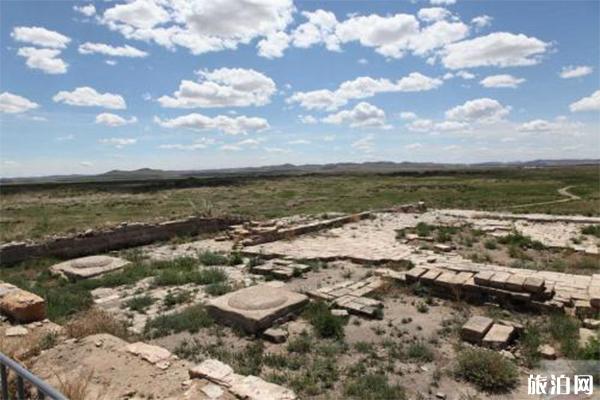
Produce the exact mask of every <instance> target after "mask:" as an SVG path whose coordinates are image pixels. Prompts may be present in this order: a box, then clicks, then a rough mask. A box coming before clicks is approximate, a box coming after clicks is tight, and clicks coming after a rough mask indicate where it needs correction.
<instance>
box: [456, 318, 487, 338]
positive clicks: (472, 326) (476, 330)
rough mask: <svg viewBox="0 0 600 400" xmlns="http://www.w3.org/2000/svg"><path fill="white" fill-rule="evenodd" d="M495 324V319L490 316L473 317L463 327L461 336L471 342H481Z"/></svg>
mask: <svg viewBox="0 0 600 400" xmlns="http://www.w3.org/2000/svg"><path fill="white" fill-rule="evenodd" d="M493 324H494V320H492V319H491V318H488V317H482V316H475V317H471V318H469V320H468V321H467V323H466V324H464V325H463V327H462V328H461V330H460V337H461V338H462V339H463V340H465V341H467V342H470V343H481V340H482V339H483V337H484V336H485V335H486V334H487V333H488V331H489V330H490V328H491V327H492V325H493Z"/></svg>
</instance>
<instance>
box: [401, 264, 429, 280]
mask: <svg viewBox="0 0 600 400" xmlns="http://www.w3.org/2000/svg"><path fill="white" fill-rule="evenodd" d="M426 272H427V269H425V268H421V267H414V268H412V269H410V270H409V271H407V272H406V282H407V283H414V282H416V281H418V280H419V278H420V277H421V275H423V274H424V273H426Z"/></svg>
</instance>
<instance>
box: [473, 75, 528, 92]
mask: <svg viewBox="0 0 600 400" xmlns="http://www.w3.org/2000/svg"><path fill="white" fill-rule="evenodd" d="M523 82H525V79H523V78H516V77H514V76H512V75H507V74H502V75H490V76H488V77H486V78H484V79H482V80H481V81H480V82H479V83H480V84H481V86H483V87H486V88H513V89H514V88H517V87H518V86H519V85H520V84H521V83H523Z"/></svg>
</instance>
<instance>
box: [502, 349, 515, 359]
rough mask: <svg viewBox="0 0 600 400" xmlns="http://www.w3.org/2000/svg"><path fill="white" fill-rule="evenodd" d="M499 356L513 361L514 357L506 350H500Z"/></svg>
mask: <svg viewBox="0 0 600 400" xmlns="http://www.w3.org/2000/svg"><path fill="white" fill-rule="evenodd" d="M500 354H502V355H503V356H504V357H506V358H508V359H509V360H514V359H515V355H514V354H513V353H511V352H510V351H508V350H501V351H500Z"/></svg>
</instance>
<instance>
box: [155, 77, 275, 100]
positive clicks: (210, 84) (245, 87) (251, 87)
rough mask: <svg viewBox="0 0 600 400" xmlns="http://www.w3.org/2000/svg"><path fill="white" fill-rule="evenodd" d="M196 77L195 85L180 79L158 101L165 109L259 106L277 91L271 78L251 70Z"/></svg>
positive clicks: (193, 82)
mask: <svg viewBox="0 0 600 400" xmlns="http://www.w3.org/2000/svg"><path fill="white" fill-rule="evenodd" d="M198 75H199V77H200V79H199V81H198V82H195V81H190V80H183V81H181V83H180V85H179V89H178V90H177V91H176V92H175V93H173V95H172V96H162V97H160V98H159V99H158V102H159V103H160V104H161V105H162V106H163V107H169V108H210V107H246V106H262V105H265V104H268V103H269V102H270V100H271V96H272V95H273V94H274V93H275V91H276V88H277V87H276V85H275V82H273V80H272V79H271V78H269V77H268V76H266V75H264V74H262V73H260V72H258V71H255V70H253V69H243V68H220V69H215V70H213V71H198Z"/></svg>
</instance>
